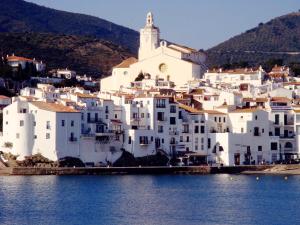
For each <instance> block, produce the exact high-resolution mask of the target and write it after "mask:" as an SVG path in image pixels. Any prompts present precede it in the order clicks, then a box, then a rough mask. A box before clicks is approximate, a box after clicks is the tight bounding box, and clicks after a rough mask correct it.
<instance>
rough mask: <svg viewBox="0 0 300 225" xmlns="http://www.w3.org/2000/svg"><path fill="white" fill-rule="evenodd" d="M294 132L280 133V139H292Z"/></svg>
mask: <svg viewBox="0 0 300 225" xmlns="http://www.w3.org/2000/svg"><path fill="white" fill-rule="evenodd" d="M294 138H295V134H289V135H280V139H294Z"/></svg>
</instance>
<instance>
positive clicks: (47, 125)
mask: <svg viewBox="0 0 300 225" xmlns="http://www.w3.org/2000/svg"><path fill="white" fill-rule="evenodd" d="M46 129H47V130H50V121H47V122H46Z"/></svg>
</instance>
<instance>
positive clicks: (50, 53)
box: [0, 32, 132, 77]
mask: <svg viewBox="0 0 300 225" xmlns="http://www.w3.org/2000/svg"><path fill="white" fill-rule="evenodd" d="M0 51H1V52H0V53H1V55H2V56H4V57H5V56H6V54H13V53H14V54H15V55H18V56H23V57H27V58H36V59H37V60H42V61H43V62H45V63H46V64H47V69H48V70H51V69H58V68H69V69H72V70H75V71H76V72H77V73H79V74H82V75H83V74H87V75H92V76H95V77H100V76H101V75H104V76H105V75H109V74H110V72H111V68H112V67H113V66H114V65H117V64H118V63H120V62H121V61H122V60H123V59H125V58H128V57H130V56H132V54H131V53H129V52H128V51H127V50H126V49H124V48H122V47H120V46H119V45H115V44H113V43H111V42H108V41H103V40H100V39H97V38H92V37H84V36H75V35H63V34H62V35H58V34H51V33H29V32H26V33H0ZM3 69H4V70H5V69H7V70H8V71H7V74H10V73H9V68H3Z"/></svg>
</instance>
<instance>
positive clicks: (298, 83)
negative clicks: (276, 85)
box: [283, 82, 300, 86]
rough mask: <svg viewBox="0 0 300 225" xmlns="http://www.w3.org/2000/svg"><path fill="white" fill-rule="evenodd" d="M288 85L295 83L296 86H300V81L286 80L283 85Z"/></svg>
mask: <svg viewBox="0 0 300 225" xmlns="http://www.w3.org/2000/svg"><path fill="white" fill-rule="evenodd" d="M287 85H295V86H299V85H300V82H285V83H283V86H287Z"/></svg>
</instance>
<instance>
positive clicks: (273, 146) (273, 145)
mask: <svg viewBox="0 0 300 225" xmlns="http://www.w3.org/2000/svg"><path fill="white" fill-rule="evenodd" d="M271 150H273V151H276V150H277V142H271Z"/></svg>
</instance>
